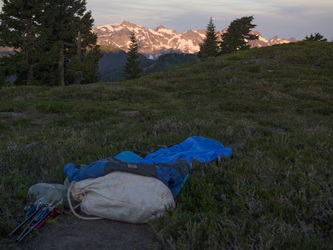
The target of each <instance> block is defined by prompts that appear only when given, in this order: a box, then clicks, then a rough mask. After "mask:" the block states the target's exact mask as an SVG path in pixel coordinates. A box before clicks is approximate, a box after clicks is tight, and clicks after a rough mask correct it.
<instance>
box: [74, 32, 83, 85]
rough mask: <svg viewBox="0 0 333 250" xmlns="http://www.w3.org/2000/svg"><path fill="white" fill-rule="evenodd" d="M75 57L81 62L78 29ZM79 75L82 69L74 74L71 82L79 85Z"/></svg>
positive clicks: (79, 33)
mask: <svg viewBox="0 0 333 250" xmlns="http://www.w3.org/2000/svg"><path fill="white" fill-rule="evenodd" d="M76 59H77V60H78V62H79V63H81V32H80V31H79V32H78V34H77V50H76ZM81 76H82V70H81V69H80V72H79V73H78V74H77V75H76V76H75V78H74V82H73V84H76V85H79V84H81Z"/></svg>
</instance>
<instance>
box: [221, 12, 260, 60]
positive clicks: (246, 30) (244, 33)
mask: <svg viewBox="0 0 333 250" xmlns="http://www.w3.org/2000/svg"><path fill="white" fill-rule="evenodd" d="M253 19H254V18H253V16H245V17H242V18H237V19H235V20H234V21H232V22H231V23H230V25H229V27H228V31H227V32H226V33H224V34H222V35H221V39H222V42H221V53H222V54H226V53H232V52H234V51H237V50H246V49H249V48H250V46H249V45H248V44H247V43H248V41H250V40H257V39H258V36H257V35H253V34H250V32H251V30H252V29H253V28H254V27H256V26H257V25H255V24H252V21H253Z"/></svg>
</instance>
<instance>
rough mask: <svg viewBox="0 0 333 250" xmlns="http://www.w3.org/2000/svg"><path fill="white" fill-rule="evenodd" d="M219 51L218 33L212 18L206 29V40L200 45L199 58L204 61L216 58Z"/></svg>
mask: <svg viewBox="0 0 333 250" xmlns="http://www.w3.org/2000/svg"><path fill="white" fill-rule="evenodd" d="M218 51H219V47H218V41H217V32H216V31H215V25H214V23H213V18H212V17H211V18H210V20H209V23H208V25H207V29H206V38H205V40H204V42H203V43H202V44H200V51H199V56H200V57H201V58H203V59H206V58H208V57H214V56H217V54H218Z"/></svg>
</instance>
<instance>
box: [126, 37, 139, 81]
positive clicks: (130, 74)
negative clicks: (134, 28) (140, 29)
mask: <svg viewBox="0 0 333 250" xmlns="http://www.w3.org/2000/svg"><path fill="white" fill-rule="evenodd" d="M130 39H131V43H130V45H129V49H128V52H127V62H126V64H125V67H124V71H123V77H124V78H125V79H126V80H130V79H136V78H139V77H140V76H141V68H140V61H138V60H137V59H138V58H139V54H138V49H139V45H138V43H137V40H136V38H135V34H134V32H131V37H130Z"/></svg>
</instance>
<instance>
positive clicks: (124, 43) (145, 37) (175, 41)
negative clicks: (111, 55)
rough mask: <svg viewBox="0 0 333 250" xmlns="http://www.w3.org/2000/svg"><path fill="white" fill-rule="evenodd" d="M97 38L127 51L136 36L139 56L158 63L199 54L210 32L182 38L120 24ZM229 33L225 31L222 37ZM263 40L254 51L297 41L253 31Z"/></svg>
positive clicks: (255, 44) (169, 32)
mask: <svg viewBox="0 0 333 250" xmlns="http://www.w3.org/2000/svg"><path fill="white" fill-rule="evenodd" d="M92 31H93V32H94V33H96V34H97V37H98V38H97V44H99V45H103V46H110V47H115V48H119V49H121V50H124V51H127V50H128V46H129V44H130V34H131V32H134V34H135V37H136V39H137V41H138V43H139V52H140V53H141V54H143V55H145V56H147V57H148V58H151V59H154V58H157V57H158V56H159V55H162V54H166V53H171V52H178V53H188V54H192V53H196V52H198V51H199V49H200V44H201V43H202V42H203V41H204V39H205V37H206V30H204V29H199V30H192V29H191V30H188V31H186V32H184V33H181V34H178V33H177V31H176V30H172V29H167V28H166V27H164V26H162V25H160V26H159V27H157V28H156V29H149V28H148V29H146V28H145V27H143V26H140V25H137V24H134V23H130V22H128V21H123V22H122V23H120V24H105V25H101V26H97V27H95V28H93V30H92ZM226 31H227V28H225V29H224V30H223V31H222V32H220V31H218V37H221V36H220V34H221V33H224V32H226ZM252 32H253V33H255V34H257V35H258V36H259V40H256V41H251V42H250V45H251V47H263V46H270V45H274V44H282V43H290V42H296V39H295V38H290V39H284V38H283V39H281V38H279V37H278V36H276V37H274V38H272V39H270V40H267V39H265V38H263V37H262V36H261V34H260V33H259V32H258V31H252Z"/></svg>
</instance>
